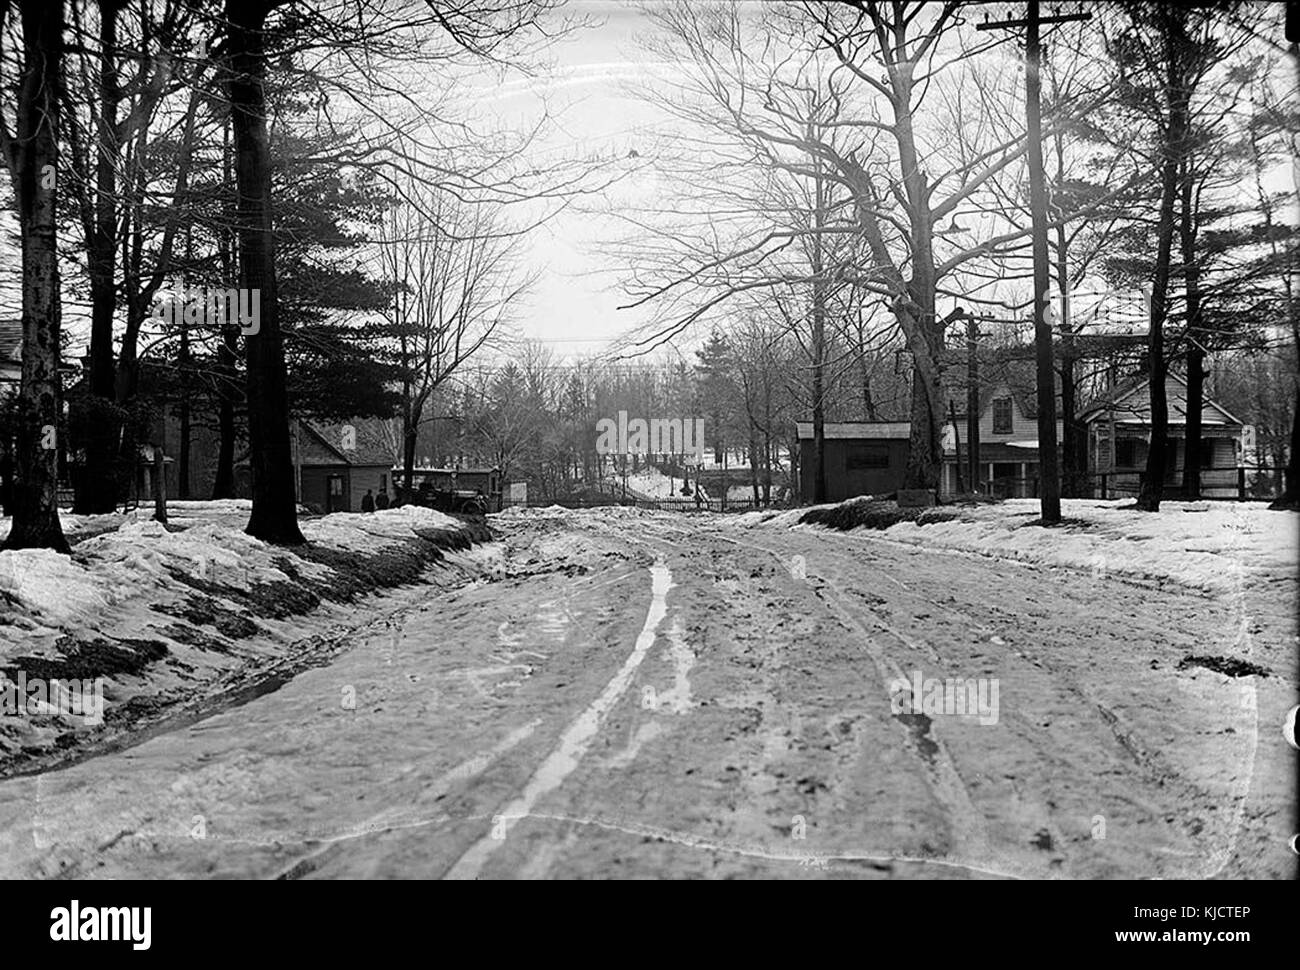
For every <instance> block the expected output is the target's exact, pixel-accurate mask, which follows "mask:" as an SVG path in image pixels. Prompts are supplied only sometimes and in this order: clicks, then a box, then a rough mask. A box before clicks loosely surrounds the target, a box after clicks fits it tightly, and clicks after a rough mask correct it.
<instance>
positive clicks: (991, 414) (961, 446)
mask: <svg viewBox="0 0 1300 970" xmlns="http://www.w3.org/2000/svg"><path fill="white" fill-rule="evenodd" d="M962 395H963V396H961V397H957V396H956V395H954V406H953V409H952V413H953V414H955V415H956V421H955V423H954V421H953V420H952V418H951V416H950V417H949V419H948V421H947V422H946V423H945V425H944V429H943V430H944V433H943V474H942V477H941V478H940V487H939V491H940V494H943V495H953V494H956V493H957V492H958V491H967V492H970V491H978V492H981V493H984V494H991V495H1000V496H1002V497H1005V498H1028V497H1033V496H1035V495H1037V494H1038V476H1039V467H1038V466H1039V459H1038V398H1037V393H1036V391H1035V390H1034V389H1033V387H1032V386H1029V387H1026V386H1024V385H1023V384H1018V383H1016V382H1015V381H1013V380H1011V379H1002V380H996V381H989V382H987V383H985V384H983V385H982V386H981V387H980V389H979V408H980V411H979V474H978V480H977V481H975V482H970V481H967V478H968V477H969V471H970V463H969V459H968V452H967V449H968V447H969V445H970V442H969V441H968V440H967V438H968V435H967V428H968V424H967V417H966V402H965V397H964V391H963V392H962ZM958 401H960V402H961V403H960V405H959V404H958V403H957V402H958ZM1058 407H1059V402H1058ZM1057 413H1058V416H1057V419H1056V447H1057V452H1058V467H1059V452H1060V449H1061V443H1062V441H1063V440H1064V434H1065V430H1064V421H1063V420H1062V419H1061V417H1060V416H1059V415H1060V412H1059V410H1058V412H1057ZM958 484H960V485H961V488H960V489H959V488H958Z"/></svg>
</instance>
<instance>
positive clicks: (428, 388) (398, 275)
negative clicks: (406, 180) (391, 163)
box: [376, 187, 532, 498]
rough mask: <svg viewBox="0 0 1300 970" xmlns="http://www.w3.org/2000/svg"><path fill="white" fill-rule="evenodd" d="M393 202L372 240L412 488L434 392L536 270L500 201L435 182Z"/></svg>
mask: <svg viewBox="0 0 1300 970" xmlns="http://www.w3.org/2000/svg"><path fill="white" fill-rule="evenodd" d="M409 194H410V195H411V196H413V197H414V198H415V199H416V200H417V201H413V202H403V203H401V204H398V205H396V206H394V207H393V208H391V209H390V211H389V212H388V213H387V214H386V216H385V220H384V225H383V227H382V229H381V230H380V233H379V237H378V239H377V240H376V243H377V247H378V251H379V262H380V266H381V275H382V277H383V278H384V279H385V280H387V281H388V282H389V283H390V284H391V286H392V287H393V302H392V310H391V314H390V317H389V323H390V324H391V327H392V329H393V331H394V332H395V334H396V337H395V339H396V343H397V358H398V363H399V365H400V367H401V369H402V373H403V378H402V414H401V421H402V431H401V439H402V467H403V483H404V487H405V488H406V490H407V492H408V498H409V490H410V489H411V487H412V473H413V469H414V467H415V450H416V442H417V440H418V437H419V433H420V427H421V425H422V424H423V423H424V421H425V419H426V409H427V407H428V405H429V403H430V401H431V400H432V399H433V398H434V395H435V394H436V393H437V391H438V390H439V389H440V388H441V387H443V385H444V384H445V383H446V382H447V381H448V380H450V379H451V378H452V377H453V376H454V375H456V374H457V372H458V371H459V370H460V368H461V367H462V366H463V365H464V364H465V363H466V362H467V361H469V360H471V359H472V358H473V357H474V356H475V355H476V354H478V353H479V352H480V351H481V350H483V348H484V347H486V346H488V345H489V343H490V342H491V341H492V340H493V339H494V338H497V337H501V336H504V330H505V328H506V326H507V324H508V321H509V318H510V315H511V313H512V312H513V311H514V310H515V309H516V307H517V305H518V303H519V302H520V300H521V298H522V297H523V296H524V295H525V293H526V292H527V290H528V287H529V285H530V284H531V283H532V278H531V277H529V276H527V275H526V274H524V273H523V272H521V270H520V267H519V265H518V250H519V246H520V243H521V240H522V239H523V238H524V236H523V235H521V234H520V233H518V232H516V231H514V230H512V229H511V227H509V226H508V225H507V224H506V223H505V222H504V220H503V219H502V218H501V215H500V212H499V208H500V207H499V206H496V205H491V204H488V203H482V204H477V205H475V204H471V203H466V202H461V201H459V200H457V199H456V198H455V197H454V196H452V195H450V194H448V193H447V192H444V191H439V190H438V189H436V188H429V187H419V188H413V189H410V190H409Z"/></svg>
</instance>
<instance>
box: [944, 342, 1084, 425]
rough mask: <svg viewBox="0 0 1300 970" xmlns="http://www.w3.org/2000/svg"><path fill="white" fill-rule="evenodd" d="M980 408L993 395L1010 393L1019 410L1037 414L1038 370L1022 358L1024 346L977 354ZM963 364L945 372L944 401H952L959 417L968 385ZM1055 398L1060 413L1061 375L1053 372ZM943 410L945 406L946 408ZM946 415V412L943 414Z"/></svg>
mask: <svg viewBox="0 0 1300 970" xmlns="http://www.w3.org/2000/svg"><path fill="white" fill-rule="evenodd" d="M979 368H980V370H979V378H978V380H979V409H980V414H983V413H984V412H985V411H987V410H988V408H989V404H990V403H991V402H992V400H993V399H994V398H995V397H1002V396H1003V395H1004V394H1006V393H1009V394H1010V395H1011V396H1012V397H1013V398H1015V401H1016V407H1017V408H1019V409H1020V413H1021V414H1022V415H1024V416H1025V417H1026V418H1028V419H1029V420H1033V419H1035V418H1037V417H1038V371H1037V366H1036V364H1035V362H1034V361H1033V360H1032V359H1027V358H1025V357H1024V348H1022V347H1009V348H998V349H995V350H993V351H990V352H988V353H987V354H985V353H982V354H980V357H979ZM967 374H968V372H967V369H966V366H965V364H960V365H955V366H950V367H948V368H947V369H946V370H945V371H944V376H943V388H944V392H945V393H946V394H947V400H949V401H951V402H952V407H953V410H954V411H956V413H957V416H958V418H965V417H966V391H967V388H968V387H969V383H970V382H969V380H968V377H967ZM1055 385H1056V400H1057V409H1058V413H1059V409H1060V400H1061V380H1060V375H1059V374H1058V375H1056V379H1055ZM945 412H947V408H946V407H945ZM945 416H946V414H945Z"/></svg>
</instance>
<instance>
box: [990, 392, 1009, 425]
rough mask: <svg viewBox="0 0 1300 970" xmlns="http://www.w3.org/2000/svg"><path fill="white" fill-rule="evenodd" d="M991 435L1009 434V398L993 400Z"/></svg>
mask: <svg viewBox="0 0 1300 970" xmlns="http://www.w3.org/2000/svg"><path fill="white" fill-rule="evenodd" d="M993 433H994V434H1011V398H1009V397H995V398H994V399H993Z"/></svg>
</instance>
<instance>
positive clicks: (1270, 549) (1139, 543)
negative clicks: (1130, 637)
mask: <svg viewBox="0 0 1300 970" xmlns="http://www.w3.org/2000/svg"><path fill="white" fill-rule="evenodd" d="M1125 506H1128V507H1125ZM806 511H807V510H806V509H798V510H793V511H791V512H786V513H780V514H777V515H771V513H749V514H748V515H746V516H741V517H739V518H741V519H747V520H749V524H751V525H752V524H760V523H761V524H764V525H769V526H775V527H789V526H791V525H794V524H796V523H797V522H798V520H799V518H800V517H802V515H803V513H804V512H806ZM1061 513H1062V516H1063V517H1064V518H1065V519H1066V520H1067V521H1066V523H1065V524H1064V525H1062V526H1059V527H1056V528H1050V529H1049V528H1044V527H1043V526H1040V525H1035V524H1034V523H1035V522H1036V521H1037V519H1038V517H1039V503H1038V500H1037V499H1010V500H1008V501H1006V502H1001V503H995V504H989V505H977V506H969V507H961V509H960V513H959V516H958V518H956V519H952V520H949V521H940V522H932V523H929V524H925V525H918V524H916V523H914V522H901V523H899V524H897V525H894V526H891V527H890V528H888V529H885V530H882V531H873V532H871V533H870V534H871V535H872V536H879V537H881V538H885V539H889V540H894V541H897V542H905V543H909V544H913V545H921V546H928V547H940V548H945V549H954V550H960V551H962V552H969V553H976V554H979V555H985V556H1002V557H1007V558H1012V559H1018V560H1021V561H1024V562H1032V563H1041V564H1044V565H1049V566H1065V567H1071V568H1078V569H1087V570H1090V571H1093V572H1097V573H1112V574H1115V575H1119V576H1127V577H1130V578H1137V579H1152V580H1161V581H1173V582H1176V583H1179V584H1182V585H1185V586H1190V587H1193V588H1195V589H1200V590H1204V591H1206V592H1211V593H1222V592H1230V591H1234V590H1237V589H1239V588H1240V586H1241V583H1242V582H1243V580H1249V581H1260V580H1262V581H1266V582H1267V581H1273V580H1285V579H1294V578H1295V576H1296V564H1297V562H1298V561H1300V514H1297V513H1295V512H1278V511H1270V510H1269V509H1268V508H1266V507H1265V506H1263V505H1262V504H1259V503H1236V502H1198V503H1187V502H1179V501H1166V502H1164V503H1162V505H1161V508H1160V511H1159V512H1156V513H1150V512H1140V511H1138V510H1137V509H1135V508H1132V501H1131V500H1115V501H1099V500H1095V499H1064V500H1062V502H1061Z"/></svg>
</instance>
